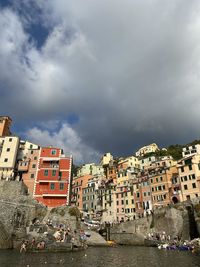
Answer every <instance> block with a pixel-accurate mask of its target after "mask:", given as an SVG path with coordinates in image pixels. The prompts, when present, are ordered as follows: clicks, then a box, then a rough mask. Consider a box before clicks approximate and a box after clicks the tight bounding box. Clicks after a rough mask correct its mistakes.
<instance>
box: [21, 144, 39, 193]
mask: <svg viewBox="0 0 200 267" xmlns="http://www.w3.org/2000/svg"><path fill="white" fill-rule="evenodd" d="M39 152H40V149H39V148H38V149H31V150H28V152H27V154H26V157H25V159H23V160H20V161H19V162H18V175H19V179H20V180H22V181H23V182H24V184H25V185H26V186H27V188H28V193H29V194H30V195H31V196H33V191H34V184H35V178H36V173H37V165H38V158H39Z"/></svg>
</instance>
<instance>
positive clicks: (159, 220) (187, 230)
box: [111, 198, 200, 245]
mask: <svg viewBox="0 0 200 267" xmlns="http://www.w3.org/2000/svg"><path fill="white" fill-rule="evenodd" d="M199 203H200V198H196V199H195V200H193V201H192V202H191V201H189V202H187V201H186V202H183V203H179V204H176V205H171V206H167V207H165V208H159V209H156V210H155V211H154V213H153V214H152V215H150V216H148V217H145V218H141V219H138V220H134V221H128V222H124V223H120V224H117V225H114V226H113V227H112V228H111V239H112V240H114V241H115V242H117V243H118V244H127V245H144V239H145V237H147V235H148V233H162V232H165V233H166V235H170V236H171V237H172V238H173V237H177V236H178V237H179V238H181V239H182V240H191V239H193V238H196V237H199V236H200V204H199Z"/></svg>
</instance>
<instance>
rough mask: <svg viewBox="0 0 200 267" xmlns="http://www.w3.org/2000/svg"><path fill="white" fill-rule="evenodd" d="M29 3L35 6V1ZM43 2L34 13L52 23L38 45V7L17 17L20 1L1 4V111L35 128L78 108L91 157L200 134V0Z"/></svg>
mask: <svg viewBox="0 0 200 267" xmlns="http://www.w3.org/2000/svg"><path fill="white" fill-rule="evenodd" d="M17 2H18V3H20V1H17ZM26 2H27V3H28V6H29V8H30V6H31V4H32V3H33V1H32V0H30V1H23V3H26ZM37 3H39V6H40V8H41V14H40V15H39V16H38V17H37V15H36V17H34V19H33V21H34V22H35V21H36V20H37V19H38V20H39V21H40V23H44V24H45V26H47V27H49V28H50V29H51V30H50V33H49V36H48V38H47V39H46V42H45V43H44V44H43V46H42V47H41V48H40V49H38V48H37V47H36V46H35V45H34V43H30V41H29V34H28V33H27V32H26V27H27V21H28V23H31V16H29V17H28V18H27V19H24V17H22V16H19V13H17V10H18V8H21V7H19V6H17V5H16V9H14V11H13V10H8V9H5V10H1V11H0V32H1V34H0V56H1V60H0V82H1V91H0V97H1V99H3V101H2V103H1V107H0V110H1V112H2V113H4V114H5V113H6V112H7V113H9V114H10V115H11V116H13V115H12V114H15V118H16V120H18V121H26V123H27V127H28V126H29V121H33V122H35V121H37V125H38V122H39V121H44V120H46V121H47V123H50V122H51V121H53V120H60V119H61V120H65V118H66V117H67V116H68V115H69V114H71V113H74V114H77V116H78V117H79V120H78V122H77V123H76V124H74V125H73V126H69V125H68V127H70V128H71V130H73V133H74V135H75V136H77V137H78V138H80V144H81V146H80V147H82V146H83V147H84V146H85V147H87V148H88V151H87V149H86V150H85V155H86V154H87V155H88V156H87V158H89V157H91V160H92V159H93V153H95V151H101V152H102V153H104V152H107V151H111V152H115V154H120V153H130V152H131V153H132V152H133V151H134V149H135V148H136V147H137V146H139V145H143V144H145V143H148V142H152V141H157V142H158V143H160V144H163V145H166V144H169V143H180V142H189V141H190V140H191V139H193V138H198V135H199V132H200V126H199V125H198V124H197V121H198V114H199V112H200V106H199V104H198V101H199V98H200V90H199V86H200V76H199V71H200V64H199V63H200V46H199V43H200V35H199V31H200V18H199V10H200V2H199V1H195V0H191V1H188V0H183V1H179V0H173V1H166V2H164V3H163V2H162V3H161V2H160V1H158V0H152V1H141V0H135V1H130V0H124V1H121V0H110V1H106V0H102V1H93V0H86V1H82V0H79V1H67V3H66V0H57V1H54V0H49V1H44V0H40V1H38V2H37ZM33 13H34V12H33ZM34 14H37V12H35V13H34ZM33 129H35V128H33ZM36 129H37V131H39V132H38V136H40V134H39V133H42V134H43V135H47V136H46V137H48V136H49V137H48V138H51V137H52V135H51V134H50V133H49V132H48V131H47V132H45V131H43V130H41V129H40V128H36ZM55 131H56V129H54V135H55V136H56V138H57V139H56V140H58V138H61V140H63V137H62V136H61V133H60V131H61V130H60V131H58V132H55ZM67 134H69V135H70V132H67ZM41 138H43V137H42V136H41ZM42 140H43V139H42ZM47 140H48V139H47ZM38 141H39V139H38ZM57 142H58V141H57ZM74 142H75V140H74ZM61 143H62V142H61ZM67 144H68V143H67ZM75 144H76V142H75ZM75 147H76V149H74V148H73V149H74V150H75V153H76V155H77V158H78V157H80V160H82V159H83V152H80V155H79V156H78V154H77V153H78V152H77V151H78V149H79V146H78V145H75ZM73 149H72V150H73ZM80 149H81V148H80ZM80 151H83V149H81V150H80ZM90 151H92V152H90ZM97 154H98V153H97ZM91 155H92V156H91Z"/></svg>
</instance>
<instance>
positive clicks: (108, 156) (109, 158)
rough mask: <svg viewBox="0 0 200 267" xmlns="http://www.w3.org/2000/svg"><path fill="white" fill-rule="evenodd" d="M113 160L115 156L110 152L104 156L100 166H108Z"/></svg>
mask: <svg viewBox="0 0 200 267" xmlns="http://www.w3.org/2000/svg"><path fill="white" fill-rule="evenodd" d="M112 160H113V156H112V155H111V154H110V153H109V152H108V153H106V154H104V155H103V156H102V158H101V161H100V165H102V166H104V165H108V164H109V162H110V161H112Z"/></svg>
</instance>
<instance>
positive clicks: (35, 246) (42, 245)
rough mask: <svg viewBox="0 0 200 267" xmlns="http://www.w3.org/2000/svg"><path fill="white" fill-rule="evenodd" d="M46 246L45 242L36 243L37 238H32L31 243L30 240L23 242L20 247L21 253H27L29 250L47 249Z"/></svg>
mask: <svg viewBox="0 0 200 267" xmlns="http://www.w3.org/2000/svg"><path fill="white" fill-rule="evenodd" d="M45 247H46V244H45V241H43V240H42V241H39V242H38V243H36V239H35V237H33V238H32V240H31V242H29V241H28V240H23V241H22V243H21V247H20V253H23V252H27V250H28V248H30V249H39V250H41V249H45Z"/></svg>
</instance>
